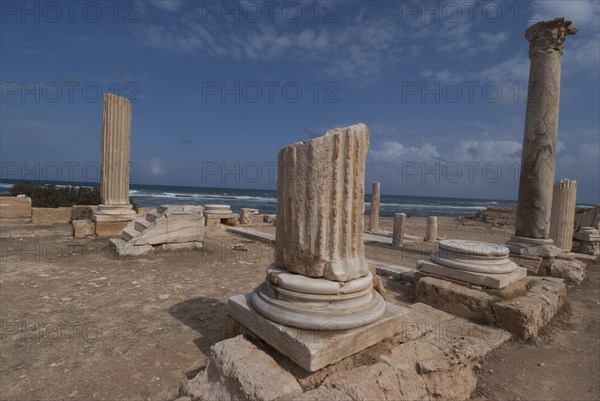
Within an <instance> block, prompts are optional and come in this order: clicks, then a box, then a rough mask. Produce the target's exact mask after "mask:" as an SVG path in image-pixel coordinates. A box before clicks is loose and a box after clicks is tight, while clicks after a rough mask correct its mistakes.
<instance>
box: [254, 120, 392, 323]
mask: <svg viewBox="0 0 600 401" xmlns="http://www.w3.org/2000/svg"><path fill="white" fill-rule="evenodd" d="M368 147H369V130H368V129H367V127H366V126H365V125H364V124H358V125H353V126H350V127H346V128H342V129H333V130H330V131H328V132H327V133H326V134H325V135H324V136H322V137H320V138H316V139H313V140H311V141H306V142H300V143H296V144H293V145H289V146H286V147H284V148H282V149H280V151H279V158H278V162H279V176H278V183H277V201H278V203H277V205H278V206H277V208H278V209H277V227H276V244H275V262H274V264H273V265H271V266H270V267H269V268H268V269H267V278H266V280H265V282H264V283H263V284H262V285H261V286H259V287H258V288H257V289H256V290H255V291H254V293H253V296H252V303H253V305H254V307H255V309H256V310H257V311H258V312H259V313H260V314H262V315H264V316H266V317H268V318H269V319H271V320H273V321H275V322H278V323H281V324H284V325H287V326H293V327H298V328H306V329H313V330H314V329H316V330H332V329H348V328H353V327H358V326H362V325H365V324H368V323H370V322H373V321H374V320H376V319H378V318H379V317H380V316H381V315H382V314H383V312H384V309H385V302H384V301H383V300H382V298H381V297H380V296H379V295H378V294H377V293H376V292H375V291H374V290H373V287H372V279H373V277H372V274H371V272H370V271H369V267H368V265H367V262H366V259H365V256H364V244H363V228H364V211H365V204H364V195H365V186H364V185H365V184H364V179H365V161H366V156H367V150H368Z"/></svg>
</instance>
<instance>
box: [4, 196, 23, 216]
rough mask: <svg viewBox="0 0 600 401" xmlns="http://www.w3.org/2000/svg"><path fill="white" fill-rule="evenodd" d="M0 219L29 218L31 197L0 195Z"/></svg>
mask: <svg viewBox="0 0 600 401" xmlns="http://www.w3.org/2000/svg"><path fill="white" fill-rule="evenodd" d="M0 219H31V198H29V197H27V196H22V197H15V196H0Z"/></svg>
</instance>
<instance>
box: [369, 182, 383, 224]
mask: <svg viewBox="0 0 600 401" xmlns="http://www.w3.org/2000/svg"><path fill="white" fill-rule="evenodd" d="M380 191H381V184H380V183H378V182H374V183H373V184H372V186H371V215H370V218H369V231H377V230H379V201H380V198H381V192H380Z"/></svg>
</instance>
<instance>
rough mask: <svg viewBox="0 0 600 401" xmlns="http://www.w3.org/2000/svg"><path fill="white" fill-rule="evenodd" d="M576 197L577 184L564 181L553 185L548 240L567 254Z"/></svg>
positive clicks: (571, 241)
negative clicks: (550, 239)
mask: <svg viewBox="0 0 600 401" xmlns="http://www.w3.org/2000/svg"><path fill="white" fill-rule="evenodd" d="M576 196H577V182H575V181H573V180H567V179H564V180H560V181H558V182H556V183H555V184H554V193H553V195H552V219H551V221H550V238H552V239H553V240H554V244H555V245H556V246H557V247H559V248H561V249H564V250H565V251H567V252H570V251H571V248H572V247H573V227H574V226H575V204H576Z"/></svg>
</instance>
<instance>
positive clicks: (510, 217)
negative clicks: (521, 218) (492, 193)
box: [473, 206, 517, 226]
mask: <svg viewBox="0 0 600 401" xmlns="http://www.w3.org/2000/svg"><path fill="white" fill-rule="evenodd" d="M473 218H474V219H475V220H479V221H483V222H485V223H490V224H497V225H499V226H514V225H515V221H516V218H517V207H516V206H510V207H488V208H487V209H485V210H480V211H478V212H477V213H475V216H474V217H473Z"/></svg>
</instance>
